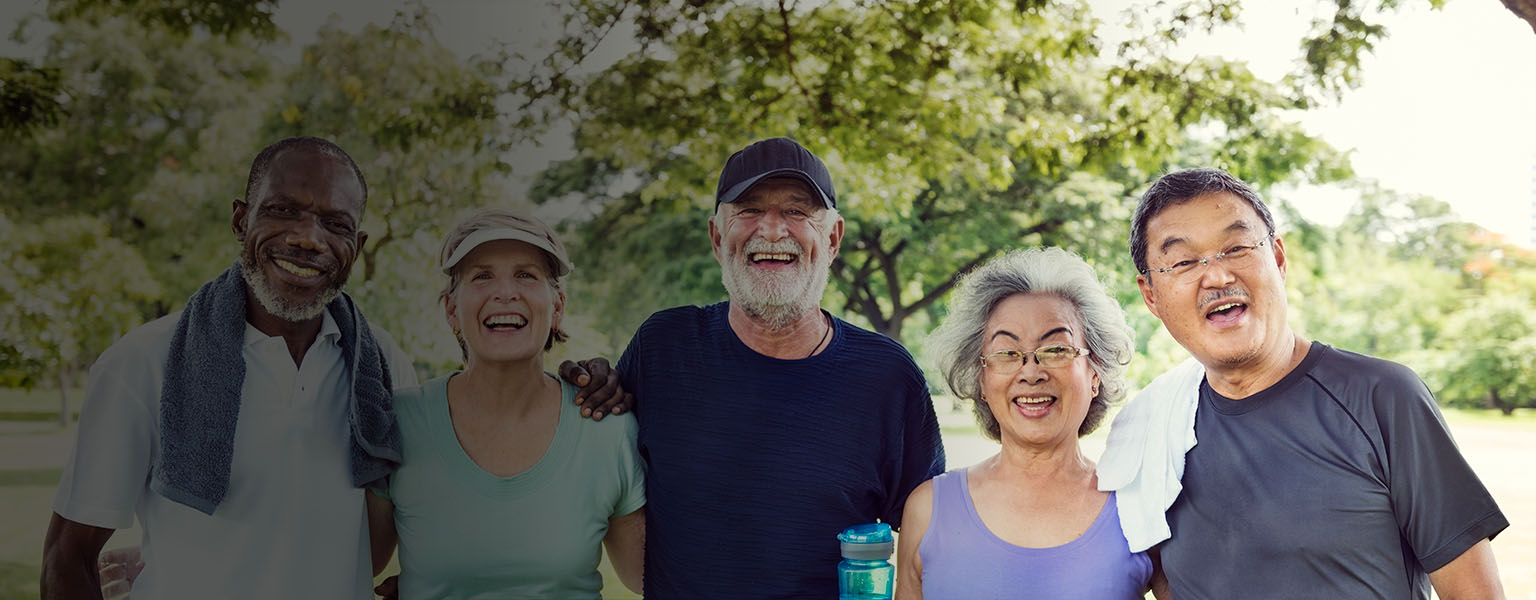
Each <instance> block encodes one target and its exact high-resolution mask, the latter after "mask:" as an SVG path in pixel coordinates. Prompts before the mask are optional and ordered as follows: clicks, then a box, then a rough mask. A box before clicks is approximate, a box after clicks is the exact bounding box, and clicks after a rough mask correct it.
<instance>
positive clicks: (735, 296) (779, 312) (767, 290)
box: [720, 240, 832, 330]
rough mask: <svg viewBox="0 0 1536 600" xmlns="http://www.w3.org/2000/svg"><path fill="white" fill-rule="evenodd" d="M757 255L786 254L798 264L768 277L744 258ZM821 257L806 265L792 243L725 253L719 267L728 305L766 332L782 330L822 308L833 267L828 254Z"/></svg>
mask: <svg viewBox="0 0 1536 600" xmlns="http://www.w3.org/2000/svg"><path fill="white" fill-rule="evenodd" d="M757 252H785V253H789V254H794V255H796V256H798V257H799V260H797V261H796V262H795V265H794V267H793V268H791V269H789V270H787V271H786V272H782V273H768V272H765V271H762V270H759V269H756V268H754V267H752V266H751V265H750V264H749V262H748V260H747V257H748V256H750V255H751V254H753V253H757ZM822 254H823V256H822V257H821V258H820V259H819V260H817V261H816V262H814V263H811V262H806V261H805V252H804V251H803V249H802V248H801V247H800V245H799V244H797V243H795V242H794V241H793V240H783V241H780V242H778V243H769V242H765V241H762V240H751V241H748V242H747V244H746V246H745V247H743V248H742V250H741V252H740V253H739V254H738V253H734V252H731V251H726V256H725V260H723V261H721V265H720V281H721V282H722V283H724V284H725V291H726V292H727V293H729V294H730V297H731V302H732V303H733V304H736V305H738V306H740V307H741V308H742V310H744V311H746V313H747V315H748V316H751V317H752V318H754V319H757V320H760V321H762V322H763V323H765V324H766V325H767V326H768V328H769V329H772V330H778V329H783V328H784V327H786V326H788V325H789V324H791V323H794V322H795V320H796V319H799V318H800V317H803V316H805V315H806V314H807V313H810V312H814V311H815V310H817V309H818V308H819V307H820V306H821V296H822V294H823V293H825V292H826V290H827V279H828V277H830V276H831V267H832V261H831V257H830V254H829V253H822Z"/></svg>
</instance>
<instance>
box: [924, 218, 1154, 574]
mask: <svg viewBox="0 0 1536 600" xmlns="http://www.w3.org/2000/svg"><path fill="white" fill-rule="evenodd" d="M1131 340H1132V338H1131V332H1130V329H1129V328H1128V327H1127V326H1126V324H1125V313H1124V312H1123V311H1122V310H1121V309H1120V305H1119V304H1118V303H1116V302H1115V300H1114V299H1113V298H1111V297H1110V296H1109V294H1108V293H1106V292H1105V290H1104V286H1103V285H1101V284H1100V283H1099V280H1098V276H1097V275H1096V274H1095V273H1094V271H1093V268H1092V267H1090V266H1088V264H1087V263H1085V262H1083V260H1082V259H1081V258H1078V257H1077V256H1076V255H1073V254H1071V253H1069V252H1067V251H1065V250H1061V249H1059V248H1045V249H1034V250H1027V251H1015V252H1011V253H1009V254H1006V255H1004V256H1000V257H998V258H995V259H993V260H991V261H989V262H988V263H986V264H984V265H982V266H981V267H978V268H977V269H976V270H975V271H973V272H971V273H970V274H968V275H966V276H965V278H964V279H963V280H962V281H961V283H960V285H959V288H958V289H957V291H956V293H955V296H954V298H953V299H952V300H951V301H950V305H949V315H948V316H947V317H946V318H945V320H944V323H943V324H942V325H940V326H939V328H938V330H937V331H935V332H934V334H933V339H932V340H931V341H930V345H929V349H930V351H931V352H933V353H935V355H937V356H939V357H940V367H941V369H942V371H943V373H944V377H945V379H946V380H947V382H948V383H949V387H950V389H951V390H952V391H953V392H954V393H955V395H956V396H959V397H962V398H966V399H969V400H971V401H973V403H974V407H975V411H976V420H977V422H978V424H979V425H980V426H981V429H982V432H983V433H985V434H986V435H987V437H990V438H992V439H994V440H998V441H999V442H1001V443H1002V449H1001V451H1000V452H998V453H997V454H996V455H994V456H992V457H991V458H988V459H986V460H984V461H982V462H981V463H978V464H976V465H974V466H971V467H969V468H966V469H960V470H956V471H951V472H948V473H945V474H943V475H940V476H938V477H935V478H933V479H931V480H929V481H927V482H925V483H923V484H922V485H920V486H918V487H917V488H916V489H915V490H913V491H912V494H911V496H909V497H908V498H907V505H906V512H905V516H904V517H903V520H902V522H903V528H902V531H901V547H900V549H899V554H898V557H897V559H898V563H899V566H898V569H897V587H896V597H897V598H901V599H908V600H912V599H918V598H924V597H927V598H930V599H932V598H967V599H973V600H980V599H985V598H1051V599H1075V598H1081V599H1094V600H1105V599H1116V598H1118V599H1131V598H1141V597H1142V596H1143V594H1145V593H1146V592H1147V590H1148V588H1149V586H1150V582H1151V579H1152V578H1153V576H1154V574H1153V565H1152V562H1151V561H1150V560H1149V559H1148V557H1147V554H1146V553H1144V552H1137V553H1132V552H1131V551H1130V546H1129V544H1128V543H1127V542H1126V540H1125V535H1124V533H1122V531H1121V529H1120V520H1119V516H1118V514H1117V512H1116V507H1115V497H1114V494H1113V493H1110V492H1101V491H1099V489H1098V485H1097V481H1098V480H1097V478H1096V476H1095V474H1094V463H1093V461H1091V460H1089V459H1088V457H1086V456H1084V455H1083V451H1082V448H1081V446H1080V445H1079V443H1078V438H1080V437H1082V436H1084V435H1087V434H1089V433H1091V432H1093V430H1094V429H1095V428H1096V427H1098V425H1099V422H1100V421H1101V420H1102V419H1103V418H1104V412H1105V410H1106V409H1107V408H1108V406H1109V404H1111V403H1113V402H1117V401H1119V400H1121V399H1122V398H1124V397H1125V392H1126V388H1125V378H1124V374H1125V367H1126V364H1127V363H1128V362H1129V360H1130V357H1131Z"/></svg>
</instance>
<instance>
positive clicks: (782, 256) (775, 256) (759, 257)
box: [751, 252, 795, 262]
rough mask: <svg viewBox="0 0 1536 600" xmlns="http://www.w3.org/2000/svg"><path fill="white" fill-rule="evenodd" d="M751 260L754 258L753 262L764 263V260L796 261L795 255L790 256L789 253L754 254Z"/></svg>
mask: <svg viewBox="0 0 1536 600" xmlns="http://www.w3.org/2000/svg"><path fill="white" fill-rule="evenodd" d="M751 258H752V262H758V261H763V260H782V261H791V260H794V259H795V255H793V254H789V253H787V252H758V253H755V254H753V255H752V257H751Z"/></svg>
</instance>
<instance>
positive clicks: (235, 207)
mask: <svg viewBox="0 0 1536 600" xmlns="http://www.w3.org/2000/svg"><path fill="white" fill-rule="evenodd" d="M230 208H231V213H232V214H231V215H230V217H229V229H230V231H233V232H235V239H236V240H238V241H239V242H240V243H242V244H244V243H245V217H246V215H247V213H249V211H250V210H251V206H250V205H249V204H246V203H245V201H244V200H241V199H239V198H235V201H234V202H233V203H232V204H231V207H230Z"/></svg>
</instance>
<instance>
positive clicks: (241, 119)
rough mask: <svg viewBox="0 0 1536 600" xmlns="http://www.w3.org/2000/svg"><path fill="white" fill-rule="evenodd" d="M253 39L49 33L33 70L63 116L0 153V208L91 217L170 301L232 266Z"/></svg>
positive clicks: (77, 23) (100, 29) (257, 89)
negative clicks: (145, 266) (142, 263)
mask: <svg viewBox="0 0 1536 600" xmlns="http://www.w3.org/2000/svg"><path fill="white" fill-rule="evenodd" d="M254 43H255V42H254V41H252V40H249V39H245V38H241V37H239V36H234V37H230V38H224V37H197V36H190V35H184V34H179V33H176V32H174V31H170V30H167V29H165V28H162V27H157V26H146V25H143V24H141V23H139V22H138V21H135V20H131V19H123V18H102V19H94V20H91V19H83V20H71V21H64V22H60V23H58V28H57V30H56V31H54V32H53V33H52V35H51V36H50V37H49V39H48V44H47V52H46V55H45V56H44V57H43V59H42V67H43V68H46V69H49V70H52V71H54V72H57V73H60V74H61V76H62V85H63V86H64V87H65V88H66V89H68V90H69V93H68V94H67V95H66V96H65V98H64V100H63V103H62V107H63V110H64V111H65V112H66V113H67V114H68V115H69V118H67V119H62V120H60V121H59V122H58V123H57V124H56V125H54V126H51V127H46V128H38V129H36V130H34V131H33V132H32V134H31V135H28V136H26V137H24V138H22V139H19V140H15V141H14V142H13V143H9V144H5V145H3V146H0V204H3V205H4V206H7V207H10V208H12V209H16V210H19V211H20V212H19V214H18V217H17V218H18V219H19V220H22V221H38V220H41V219H45V218H51V217H60V216H68V215H80V214H89V215H92V216H95V217H97V218H99V219H101V220H102V221H103V222H104V223H106V224H107V226H108V228H109V232H110V233H111V235H112V236H113V237H115V238H117V239H120V240H122V241H123V242H124V243H127V244H130V245H132V246H134V247H135V248H136V249H137V250H138V252H139V253H140V254H141V255H142V256H143V257H144V259H145V260H146V261H147V262H148V263H149V264H151V265H153V271H152V274H153V277H154V278H155V279H156V280H158V281H159V282H160V283H161V284H162V285H163V286H164V291H165V296H164V298H165V299H166V300H167V301H169V302H180V301H181V300H182V299H183V298H186V297H187V296H188V295H190V294H191V292H192V291H193V290H195V289H196V287H197V285H199V284H200V283H201V282H202V281H204V280H205V279H207V277H208V275H209V273H211V272H216V271H217V270H218V269H220V268H222V267H223V266H224V265H226V264H228V263H227V261H228V260H230V259H231V258H232V256H233V253H231V252H229V251H227V250H226V249H227V248H229V247H230V246H229V243H230V240H231V239H232V238H231V237H230V233H229V229H228V225H227V222H228V215H229V210H230V204H229V202H230V201H231V200H233V199H234V198H236V197H238V196H239V195H240V193H241V190H242V189H243V187H244V176H243V171H244V165H245V164H248V161H249V160H250V154H251V152H252V151H253V150H252V146H253V145H256V143H255V141H254V139H253V138H254V136H255V135H256V134H257V133H258V131H257V125H258V124H259V120H257V119H255V117H256V115H258V114H259V113H258V112H257V111H256V108H257V107H259V106H260V104H259V103H260V100H261V95H262V92H263V86H264V85H265V83H266V82H267V81H268V80H269V78H270V74H271V73H272V69H273V65H272V64H271V62H270V59H268V58H265V57H263V56H262V55H261V54H260V53H258V52H252V49H253V46H252V44H254ZM256 147H259V145H256ZM169 308H170V307H169V306H167V305H160V306H157V307H155V310H153V311H151V312H152V314H163V313H164V312H166V311H168V310H169Z"/></svg>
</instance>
